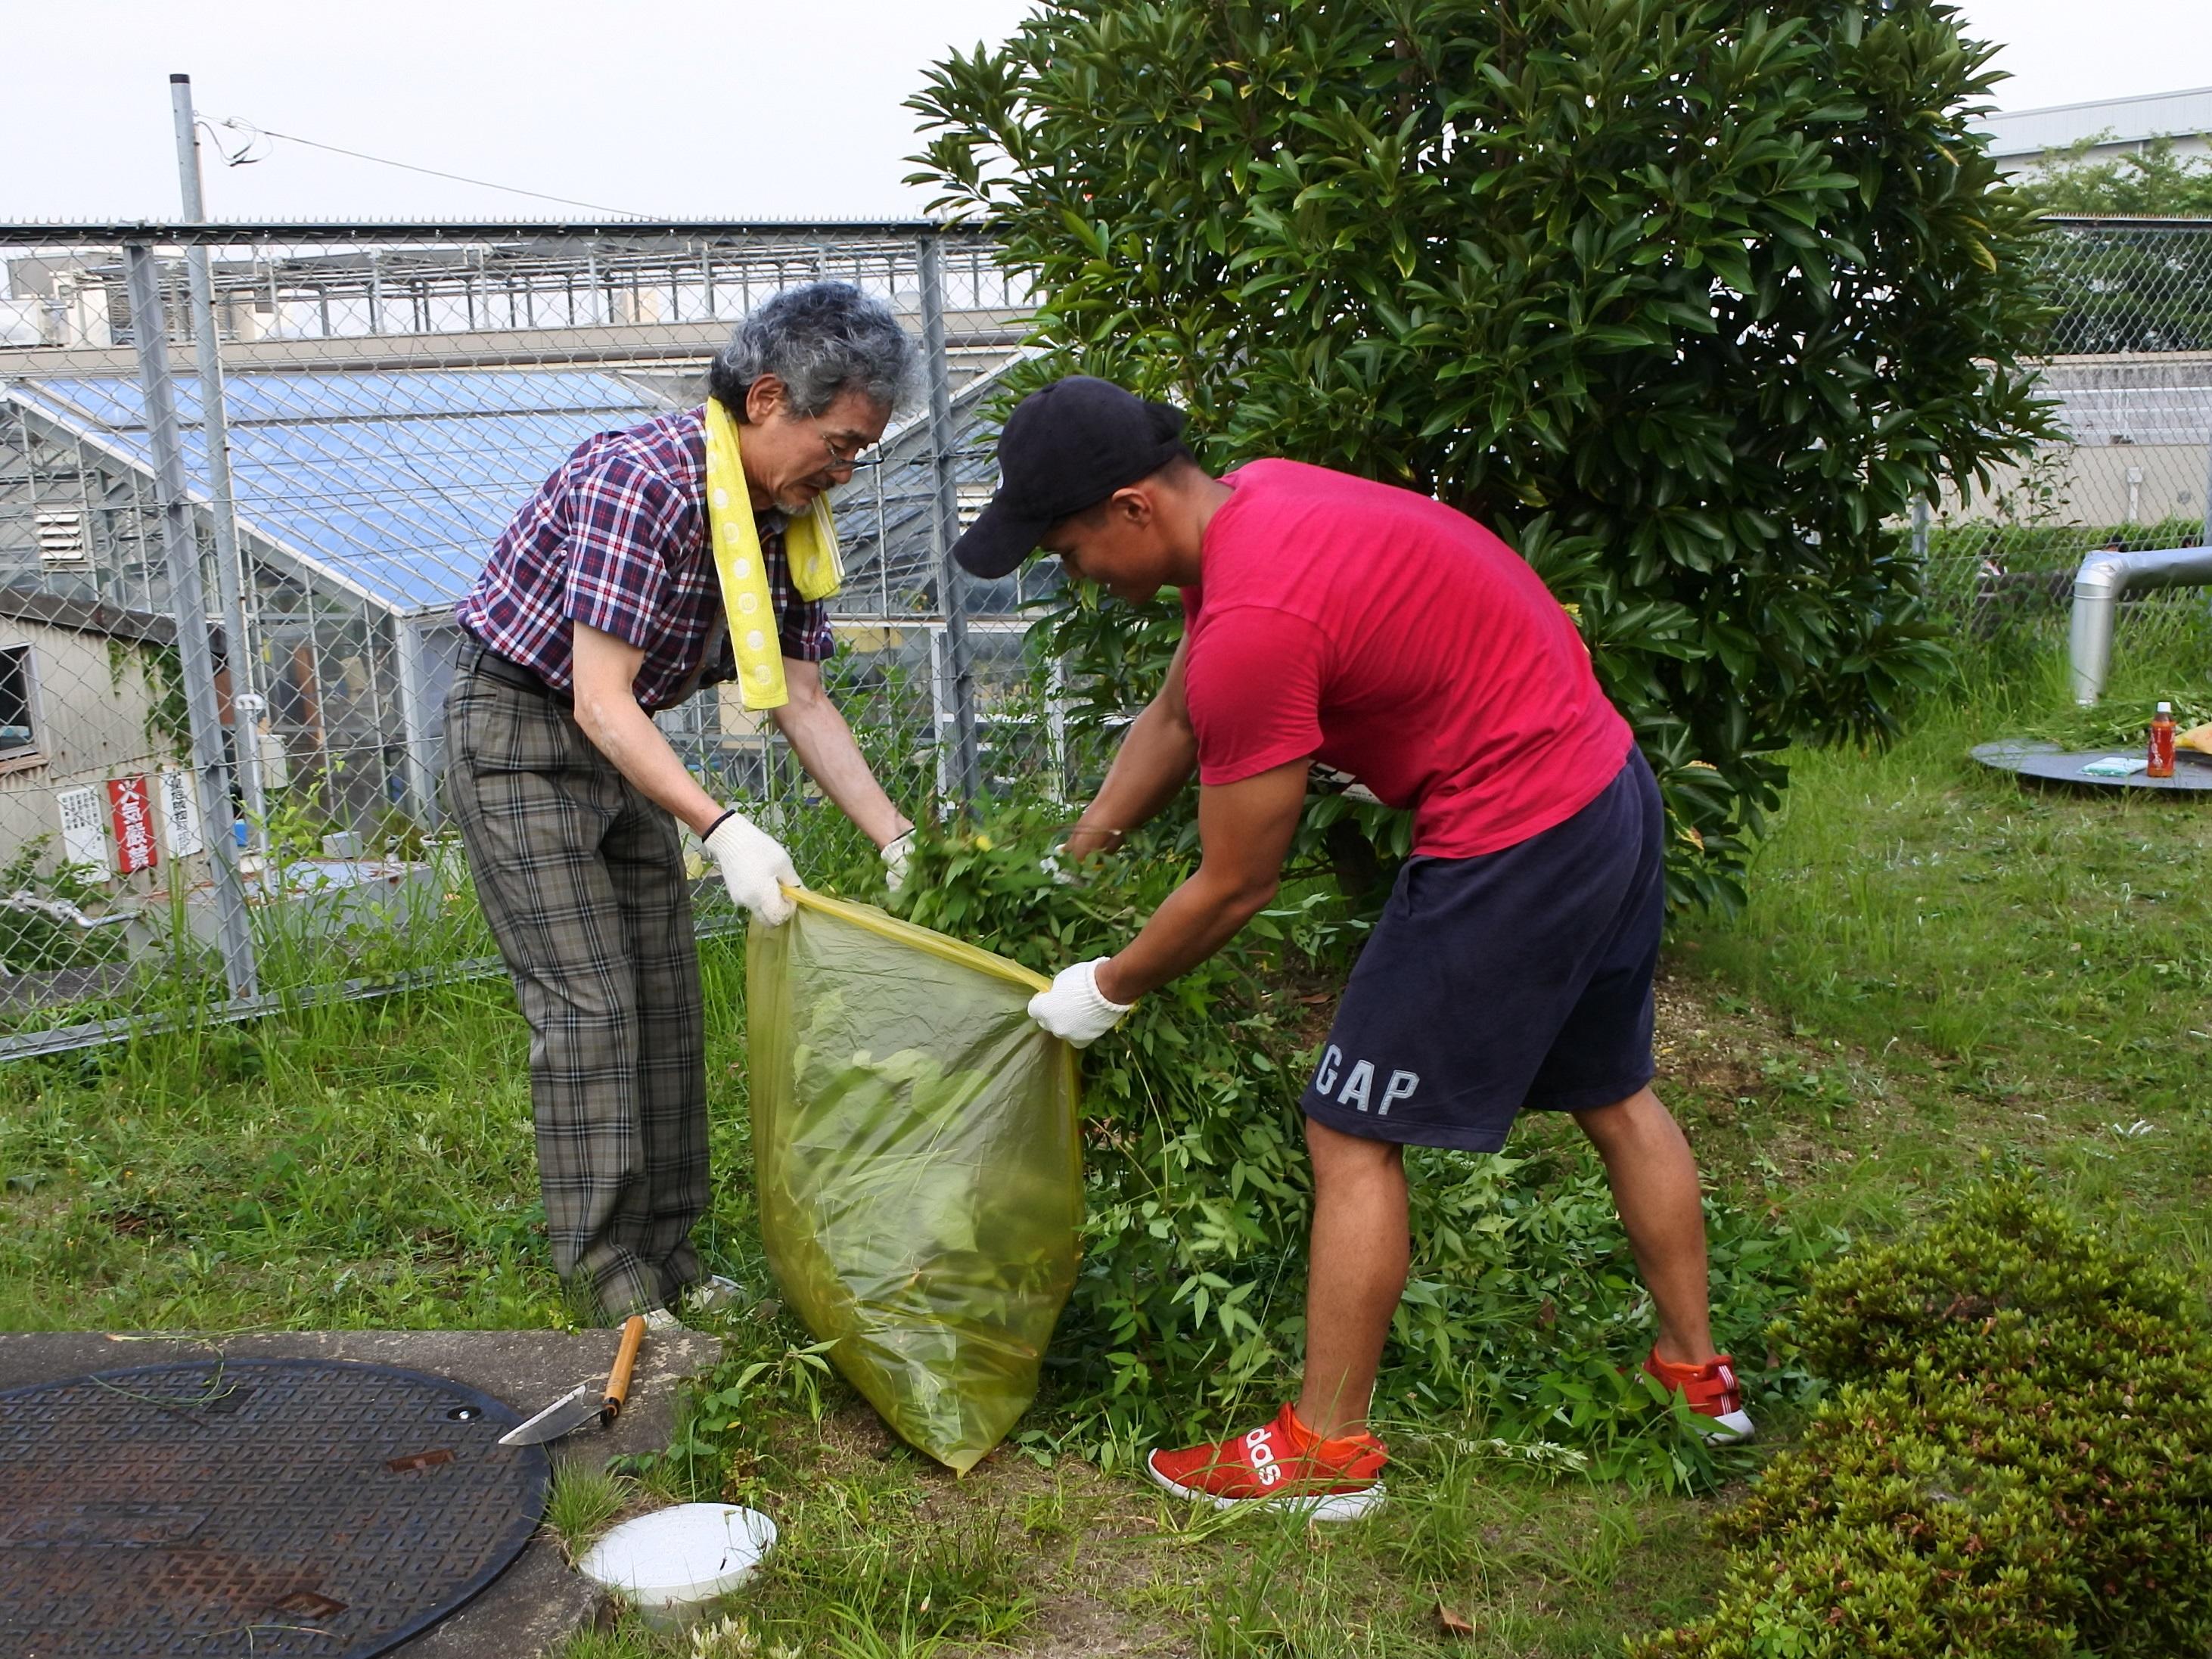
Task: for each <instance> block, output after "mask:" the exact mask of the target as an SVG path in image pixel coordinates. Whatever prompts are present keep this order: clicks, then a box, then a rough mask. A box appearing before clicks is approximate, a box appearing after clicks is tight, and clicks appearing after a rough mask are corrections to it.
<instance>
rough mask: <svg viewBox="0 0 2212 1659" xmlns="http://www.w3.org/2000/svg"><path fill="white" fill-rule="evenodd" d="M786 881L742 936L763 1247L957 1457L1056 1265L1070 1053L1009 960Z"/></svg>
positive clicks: (1045, 1327) (921, 1442)
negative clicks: (779, 898)
mask: <svg viewBox="0 0 2212 1659" xmlns="http://www.w3.org/2000/svg"><path fill="white" fill-rule="evenodd" d="M798 899H799V909H798V912H797V914H796V915H793V918H792V919H791V921H788V922H787V923H786V924H785V925H784V926H782V927H754V928H753V929H752V930H751V933H750V939H749V940H748V942H747V946H746V958H745V960H746V979H747V994H746V1002H747V1007H748V1009H749V1011H750V1052H751V1058H752V1119H753V1158H754V1169H755V1180H756V1182H757V1186H758V1191H759V1200H760V1217H761V1236H762V1240H763V1243H764V1244H765V1246H766V1247H767V1251H768V1259H769V1267H771V1268H773V1269H774V1270H775V1276H776V1279H777V1282H778V1283H779V1284H780V1285H781V1286H782V1287H783V1293H784V1297H785V1298H786V1300H787V1302H788V1303H789V1304H790V1305H791V1306H792V1308H793V1309H794V1310H796V1311H797V1312H798V1314H799V1317H800V1318H801V1319H802V1320H803V1321H805V1324H806V1328H808V1329H809V1330H810V1331H811V1332H812V1333H813V1334H814V1335H815V1337H816V1339H817V1340H821V1341H825V1342H834V1343H835V1344H836V1346H835V1347H833V1348H832V1349H831V1350H830V1357H831V1358H832V1359H833V1360H834V1361H835V1362H836V1365H837V1369H838V1370H841V1371H842V1372H843V1373H844V1375H845V1376H846V1378H847V1380H848V1381H849V1382H850V1383H852V1384H853V1386H854V1388H856V1389H859V1390H860V1393H861V1394H862V1395H865V1396H866V1399H867V1401H868V1402H869V1403H870V1404H871V1405H872V1406H873V1407H875V1408H876V1409H877V1410H878V1412H880V1413H882V1414H883V1417H884V1421H885V1422H887V1423H889V1424H890V1425H891V1427H892V1428H893V1429H895V1430H896V1431H897V1432H898V1433H899V1434H900V1435H902V1437H905V1438H906V1439H907V1440H908V1441H909V1442H911V1443H913V1444H914V1445H915V1446H916V1447H917V1448H919V1449H921V1450H922V1451H925V1452H927V1453H928V1454H929V1455H931V1456H932V1457H934V1458H936V1459H937V1460H938V1461H939V1462H941V1463H944V1464H946V1465H948V1466H949V1467H950V1468H953V1469H955V1470H957V1471H960V1472H962V1473H965V1472H966V1471H967V1470H968V1469H969V1468H971V1467H973V1466H974V1464H975V1462H977V1460H979V1459H980V1458H981V1457H982V1456H983V1455H984V1454H985V1453H986V1452H987V1451H989V1450H990V1449H991V1448H992V1447H994V1446H995V1445H997V1444H998V1443H999V1441H1000V1439H1001V1438H1002V1437H1004V1436H1005V1434H1006V1431H1007V1430H1008V1429H1010V1428H1012V1426H1013V1425H1014V1422H1015V1420H1016V1419H1018V1418H1019V1417H1020V1416H1021V1414H1022V1413H1023V1412H1024V1411H1025V1410H1026V1409H1028V1407H1029V1404H1030V1401H1031V1400H1032V1399H1034V1398H1035V1397H1036V1384H1037V1368H1038V1364H1039V1363H1040V1361H1041V1360H1042V1358H1043V1355H1044V1349H1045V1344H1046V1343H1047V1342H1048V1340H1050V1339H1051V1336H1052V1330H1053V1326H1054V1323H1055V1322H1057V1321H1058V1320H1059V1318H1060V1309H1061V1308H1062V1307H1063V1306H1064V1305H1065V1304H1066V1301H1067V1296H1068V1291H1069V1290H1070V1289H1071V1288H1072V1287H1073V1285H1074V1282H1075V1266H1076V1254H1077V1248H1078V1245H1077V1230H1078V1228H1079V1225H1081V1222H1082V1218H1083V1170H1082V1149H1081V1146H1080V1143H1079V1140H1078V1139H1077V1129H1076V1073H1075V1059H1074V1055H1073V1053H1072V1052H1071V1051H1070V1050H1069V1048H1067V1046H1066V1044H1065V1043H1063V1042H1060V1041H1058V1040H1057V1039H1056V1038H1054V1037H1050V1036H1047V1035H1046V1034H1045V1033H1044V1032H1042V1030H1038V1029H1037V1027H1036V1024H1034V1023H1033V1022H1032V1021H1031V1020H1030V1018H1029V1014H1028V1012H1027V1005H1028V1003H1029V1000H1030V996H1031V995H1032V994H1034V993H1035V992H1036V991H1039V990H1042V988H1043V987H1044V984H1045V981H1043V980H1042V979H1040V978H1039V977H1038V976H1037V975H1035V974H1032V973H1030V971H1029V970H1028V969H1024V968H1020V967H1018V966H1016V965H1015V964H1014V963H1010V962H1007V961H1006V960H1004V959H1003V958H1001V957H994V956H993V955H991V954H990V953H989V952H988V951H979V950H977V949H975V947H974V946H973V945H963V944H961V943H959V942H958V941H957V940H956V939H947V938H945V936H944V935H943V934H941V933H932V932H930V931H929V930H928V929H927V928H923V927H914V926H912V925H911V924H909V923H907V922H902V921H897V920H896V919H895V918H893V917H890V916H888V915H884V913H883V912H882V911H880V910H877V909H874V908H872V907H870V906H867V905H860V904H848V903H844V902H840V901H837V900H835V899H828V898H823V897H821V896H818V895H817V894H812V893H804V892H802V893H799V895H798Z"/></svg>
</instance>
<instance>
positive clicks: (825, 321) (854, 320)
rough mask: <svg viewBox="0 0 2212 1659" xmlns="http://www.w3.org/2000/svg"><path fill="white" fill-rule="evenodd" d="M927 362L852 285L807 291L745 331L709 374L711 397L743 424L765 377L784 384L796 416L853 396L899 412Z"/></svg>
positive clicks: (757, 317)
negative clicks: (749, 396) (748, 396)
mask: <svg viewBox="0 0 2212 1659" xmlns="http://www.w3.org/2000/svg"><path fill="white" fill-rule="evenodd" d="M920 363H921V353H920V352H919V351H917V350H916V349H915V343H914V341H913V339H912V337H910V336H908V333H907V331H905V330H904V329H902V328H901V327H900V326H899V325H898V319H897V318H896V316H895V315H893V314H892V312H891V308H890V307H889V306H887V305H885V304H884V302H883V301H881V300H878V299H876V298H875V297H873V296H872V295H866V294H863V293H862V292H861V291H860V289H857V288H855V287H854V286H853V284H852V283H805V284H803V285H801V286H800V287H798V288H787V289H784V290H783V292H782V293H781V294H779V295H776V296H775V298H774V299H772V300H770V301H769V302H768V303H767V304H766V305H764V306H763V307H760V309H759V310H757V311H755V312H754V313H751V314H750V316H748V317H747V318H746V319H744V321H743V322H742V323H739V324H738V328H737V332H736V333H734V334H732V335H731V336H730V343H729V344H727V345H726V346H724V347H723V348H722V349H721V350H720V352H719V353H717V354H716V355H715V357H714V365H713V367H712V368H709V369H708V371H707V390H708V392H709V393H710V394H711V395H712V396H714V398H717V399H719V400H720V403H721V404H722V406H723V407H724V408H726V409H727V410H729V411H730V413H731V414H732V415H733V416H736V417H737V418H738V420H740V421H742V420H744V418H745V393H746V392H749V391H750V390H751V389H752V384H753V382H754V381H755V380H758V379H760V377H761V376H762V375H763V374H773V375H775V377H776V379H778V380H781V381H782V382H783V384H784V386H785V387H786V389H787V391H788V392H789V393H790V396H791V411H792V413H793V414H794V415H801V416H815V415H819V414H820V413H821V412H822V411H823V410H825V409H827V408H829V405H830V404H833V403H835V402H836V400H837V395H838V393H840V392H843V391H846V390H847V389H848V388H849V389H851V390H853V391H855V392H860V393H861V394H862V395H863V396H864V397H866V398H868V399H869V401H870V402H872V403H878V404H883V405H884V408H886V409H891V410H896V409H897V408H899V407H900V406H901V405H902V404H905V403H906V402H908V400H909V399H910V398H911V397H912V396H913V392H914V387H915V380H917V378H918V373H917V371H918V369H919V366H920Z"/></svg>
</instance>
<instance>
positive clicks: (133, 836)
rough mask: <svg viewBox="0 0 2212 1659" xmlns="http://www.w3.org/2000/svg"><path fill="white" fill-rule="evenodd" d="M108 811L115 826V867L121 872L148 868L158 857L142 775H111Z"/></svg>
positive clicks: (148, 795) (151, 806) (151, 801)
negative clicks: (136, 776) (115, 776)
mask: <svg viewBox="0 0 2212 1659" xmlns="http://www.w3.org/2000/svg"><path fill="white" fill-rule="evenodd" d="M107 810H108V816H109V818H110V820H111V821H112V823H114V825H115V867H116V869H117V870H118V871H119V872H122V873H123V874H124V875H126V876H128V875H133V874H136V873H137V872H138V871H141V870H150V869H152V868H153V867H154V866H155V863H157V862H158V861H159V860H160V858H161V854H158V853H156V852H155V850H154V799H153V796H152V794H151V793H150V792H149V790H148V789H147V787H146V780H145V779H143V778H111V779H109V780H108V782H107Z"/></svg>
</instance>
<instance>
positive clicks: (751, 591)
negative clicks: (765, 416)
mask: <svg viewBox="0 0 2212 1659" xmlns="http://www.w3.org/2000/svg"><path fill="white" fill-rule="evenodd" d="M704 414H705V416H706V422H707V535H708V540H709V541H710V542H711V543H712V544H713V545H714V574H716V575H717V576H719V577H720V579H721V583H722V614H723V616H724V617H726V619H727V621H728V623H729V629H730V648H731V649H732V651H733V652H735V653H736V654H737V661H738V690H739V691H740V692H741V693H742V694H743V695H744V700H745V707H746V708H782V707H783V705H784V704H785V703H787V702H790V701H791V693H790V692H789V691H788V690H786V689H785V687H784V684H783V648H782V647H781V646H780V645H779V644H778V643H777V642H776V627H775V601H774V600H773V599H771V598H770V597H769V591H768V565H767V562H766V561H765V560H764V559H763V556H762V554H761V538H760V526H757V524H755V523H754V522H753V503H752V495H751V493H750V491H749V490H748V489H746V487H745V469H744V461H743V459H741V458H740V456H739V453H738V423H737V422H735V421H733V420H732V419H731V418H730V411H729V410H726V409H725V408H723V407H722V405H721V404H720V403H718V402H717V401H716V400H715V399H714V398H708V399H707V406H706V409H705V410H704ZM783 551H784V556H785V557H786V558H787V559H788V560H789V561H790V562H791V582H792V586H793V587H795V588H797V589H798V590H799V598H801V599H828V598H829V596H830V595H831V594H832V593H835V592H836V591H837V590H838V588H840V587H841V586H843V585H844V581H845V568H844V566H843V565H842V564H841V563H839V562H838V559H837V524H836V520H834V519H832V518H831V517H830V516H829V496H827V495H817V496H816V497H815V498H814V504H813V506H811V507H809V508H808V509H807V510H806V511H805V512H804V513H800V514H799V515H798V516H797V517H796V518H794V519H793V520H791V522H790V523H789V524H788V525H787V526H785V529H784V532H783Z"/></svg>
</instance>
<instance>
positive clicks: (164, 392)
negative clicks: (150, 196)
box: [123, 242, 258, 1001]
mask: <svg viewBox="0 0 2212 1659" xmlns="http://www.w3.org/2000/svg"><path fill="white" fill-rule="evenodd" d="M123 252H124V258H125V261H126V264H127V274H128V276H129V278H130V284H131V340H132V342H133V343H134V344H136V345H137V349H138V381H139V388H140V391H141V392H142V393H143V396H144V398H145V400H146V435H147V437H148V438H149V440H150V441H151V442H152V445H153V450H154V499H155V503H156V505H157V506H158V507H159V508H160V511H161V545H162V548H163V550H164V551H165V552H166V554H167V558H168V570H169V610H170V611H171V612H172V613H173V615H174V616H175V617H176V623H177V656H178V659H179V666H180V667H181V668H182V670H183V672H184V679H185V713H186V714H187V716H188V718H189V720H190V722H191V738H192V776H193V778H194V780H195V781H197V784H198V786H199V798H200V822H201V823H204V825H206V826H207V840H208V849H207V850H208V863H209V866H210V867H211V868H212V869H213V871H214V872H215V912H216V921H217V923H218V924H219V926H220V927H221V929H222V967H223V976H224V977H225V978H226V979H227V980H228V981H229V982H230V994H231V996H232V998H233V999H234V1000H238V1001H244V1000H246V999H247V998H249V997H252V996H253V995H254V994H256V992H257V991H258V982H257V979H258V970H257V968H256V965H255V962H254V956H253V924H252V917H251V916H250V915H248V914H247V912H246V889H245V887H244V885H243V884H242V883H241V882H240V878H239V873H238V847H237V845H236V842H234V839H233V836H232V831H231V823H232V817H231V811H230V775H229V771H228V769H227V768H226V767H225V766H224V765H223V759H222V709H221V708H219V707H218V706H217V704H216V695H215V653H213V652H212V651H210V649H209V648H208V617H207V599H206V596H205V594H204V592H202V590H201V586H200V543H199V538H198V537H197V536H196V535H194V534H193V533H192V520H191V502H190V501H188V500H187V499H186V496H185V447H184V441H183V440H182V438H181V437H180V436H179V433H178V427H177V398H176V387H175V386H174V384H173V381H172V380H171V379H170V375H169V331H168V323H167V318H166V317H164V315H163V314H162V307H161V268H160V267H159V266H158V265H157V264H155V260H154V250H153V249H152V248H151V247H149V246H148V245H147V244H145V243H144V242H131V243H129V244H127V245H126V246H125V248H124V250H123ZM230 648H231V655H232V657H233V658H235V657H236V656H237V654H238V644H237V641H231V647H230Z"/></svg>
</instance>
